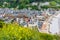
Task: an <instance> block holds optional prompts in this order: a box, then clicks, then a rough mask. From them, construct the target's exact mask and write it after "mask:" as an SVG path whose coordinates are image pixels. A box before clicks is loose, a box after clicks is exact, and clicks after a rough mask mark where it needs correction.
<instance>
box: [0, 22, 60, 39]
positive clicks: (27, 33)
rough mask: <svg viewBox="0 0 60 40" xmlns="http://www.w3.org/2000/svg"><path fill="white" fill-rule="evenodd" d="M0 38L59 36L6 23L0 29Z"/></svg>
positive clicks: (55, 37)
mask: <svg viewBox="0 0 60 40" xmlns="http://www.w3.org/2000/svg"><path fill="white" fill-rule="evenodd" d="M0 40H60V37H58V36H56V35H50V34H46V33H39V32H36V31H35V30H31V29H29V28H24V27H21V26H19V25H18V24H17V23H16V24H14V23H13V24H6V25H4V26H3V28H2V29H0Z"/></svg>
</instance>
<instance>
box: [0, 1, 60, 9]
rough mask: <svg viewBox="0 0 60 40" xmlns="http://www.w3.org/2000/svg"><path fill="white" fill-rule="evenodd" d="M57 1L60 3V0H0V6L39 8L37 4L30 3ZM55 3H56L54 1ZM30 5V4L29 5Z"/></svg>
mask: <svg viewBox="0 0 60 40" xmlns="http://www.w3.org/2000/svg"><path fill="white" fill-rule="evenodd" d="M46 1H48V2H52V1H54V2H56V3H58V4H60V0H0V8H6V7H7V8H17V9H23V8H28V7H32V8H35V9H37V6H31V5H30V4H31V3H32V2H46ZM52 4H54V3H52ZM27 5H29V6H27Z"/></svg>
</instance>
